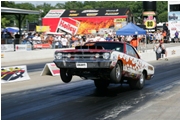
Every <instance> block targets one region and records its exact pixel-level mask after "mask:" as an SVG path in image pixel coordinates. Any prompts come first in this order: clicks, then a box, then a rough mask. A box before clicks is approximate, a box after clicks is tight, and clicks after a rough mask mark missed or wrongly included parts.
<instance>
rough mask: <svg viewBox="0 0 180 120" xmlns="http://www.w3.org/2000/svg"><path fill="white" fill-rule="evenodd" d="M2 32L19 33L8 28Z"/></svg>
mask: <svg viewBox="0 0 180 120" xmlns="http://www.w3.org/2000/svg"><path fill="white" fill-rule="evenodd" d="M3 32H11V33H15V32H19V30H17V29H14V28H10V27H9V28H6V29H4V30H3Z"/></svg>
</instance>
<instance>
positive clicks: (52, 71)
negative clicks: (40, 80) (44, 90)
mask: <svg viewBox="0 0 180 120" xmlns="http://www.w3.org/2000/svg"><path fill="white" fill-rule="evenodd" d="M43 75H52V76H56V75H60V69H59V68H58V67H57V66H56V65H55V63H47V64H46V65H45V66H44V69H43V71H42V72H41V76H43Z"/></svg>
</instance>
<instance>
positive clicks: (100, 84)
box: [94, 79, 109, 89]
mask: <svg viewBox="0 0 180 120" xmlns="http://www.w3.org/2000/svg"><path fill="white" fill-rule="evenodd" d="M94 85H95V86H96V88H97V89H106V88H107V87H108V86H109V81H107V80H102V79H97V80H94Z"/></svg>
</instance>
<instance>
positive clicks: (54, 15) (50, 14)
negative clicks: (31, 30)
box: [44, 9, 65, 18]
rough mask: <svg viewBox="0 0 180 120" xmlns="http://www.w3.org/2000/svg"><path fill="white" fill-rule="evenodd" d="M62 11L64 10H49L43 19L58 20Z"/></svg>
mask: <svg viewBox="0 0 180 120" xmlns="http://www.w3.org/2000/svg"><path fill="white" fill-rule="evenodd" d="M64 11H65V9H60V10H50V11H49V12H48V13H47V14H46V16H45V17H44V18H60V17H61V15H62V14H63V13H64Z"/></svg>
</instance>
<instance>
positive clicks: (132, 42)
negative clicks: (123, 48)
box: [130, 35, 139, 50]
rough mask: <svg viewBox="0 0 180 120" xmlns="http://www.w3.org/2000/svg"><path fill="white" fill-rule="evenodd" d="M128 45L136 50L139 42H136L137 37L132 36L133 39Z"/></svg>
mask: <svg viewBox="0 0 180 120" xmlns="http://www.w3.org/2000/svg"><path fill="white" fill-rule="evenodd" d="M130 44H131V45H132V46H133V47H135V48H136V50H137V47H138V44H139V41H138V39H137V35H134V36H133V39H132V40H131V41H130Z"/></svg>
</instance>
